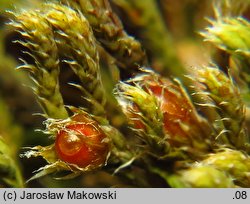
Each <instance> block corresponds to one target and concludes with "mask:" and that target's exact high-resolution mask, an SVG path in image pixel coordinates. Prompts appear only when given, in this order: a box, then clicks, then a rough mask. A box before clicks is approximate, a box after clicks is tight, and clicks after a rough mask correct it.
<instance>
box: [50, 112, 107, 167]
mask: <svg viewBox="0 0 250 204" xmlns="http://www.w3.org/2000/svg"><path fill="white" fill-rule="evenodd" d="M55 149H56V153H57V156H58V157H59V159H61V160H62V161H64V162H67V163H69V164H75V165H77V166H78V167H81V168H86V167H87V168H89V167H90V168H96V167H98V166H102V165H104V164H105V162H106V160H107V156H108V153H109V144H108V138H107V136H106V135H105V133H104V132H103V131H102V130H101V128H100V126H99V125H98V123H97V122H96V121H94V120H92V119H91V118H89V117H87V116H86V115H84V114H77V115H74V116H73V117H72V119H71V121H69V124H65V126H64V128H63V129H61V130H59V132H58V134H57V136H56V142H55Z"/></svg>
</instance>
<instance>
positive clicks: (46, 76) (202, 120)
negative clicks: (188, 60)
mask: <svg viewBox="0 0 250 204" xmlns="http://www.w3.org/2000/svg"><path fill="white" fill-rule="evenodd" d="M139 2H140V3H139ZM233 3H234V1H233V0H227V1H215V2H214V4H213V6H214V11H215V19H210V20H209V23H211V24H210V25H209V27H208V28H207V29H206V30H205V29H204V30H205V31H201V35H202V36H203V37H204V40H205V41H207V42H210V43H211V44H212V45H215V47H216V48H217V49H221V50H223V51H224V52H225V53H227V55H228V57H229V61H228V64H227V65H228V66H226V67H223V68H221V67H219V66H216V62H211V63H210V64H211V66H209V65H204V66H203V67H195V68H194V69H195V70H196V71H191V72H189V71H188V67H186V66H185V65H184V64H181V61H180V60H179V58H178V54H177V51H176V50H175V49H174V45H175V44H174V42H173V41H172V37H171V31H169V30H168V29H167V27H166V25H165V23H164V21H163V19H162V16H161V13H160V12H161V11H160V9H159V8H158V6H157V4H156V3H155V1H152V0H147V1H138V2H137V1H130V0H127V1H125V0H117V1H116V0H112V1H111V0H110V1H109V0H67V1H64V0H57V1H56V0H55V1H46V2H42V3H41V4H40V6H39V7H38V8H30V9H28V8H26V9H16V10H15V11H10V12H9V14H10V15H11V16H12V17H11V19H10V23H9V24H10V26H11V28H12V29H13V32H14V33H17V34H18V38H17V40H15V41H14V42H15V43H17V44H19V45H20V46H21V49H23V52H24V54H25V55H23V56H21V60H20V61H21V62H22V64H21V65H19V66H18V69H21V70H26V71H27V73H28V74H29V77H30V78H31V79H32V81H33V82H34V83H33V84H32V85H31V87H32V89H33V92H34V94H35V96H36V98H37V101H38V103H39V105H40V106H41V108H42V111H43V114H42V115H43V116H44V117H45V119H44V122H43V124H44V126H45V129H44V130H43V133H44V134H45V135H47V136H48V138H50V139H49V140H48V143H49V144H48V145H47V146H45V145H44V146H42V145H41V144H37V145H36V146H33V147H28V149H29V150H27V151H25V152H24V153H23V154H22V156H23V157H26V158H28V159H29V158H31V157H42V158H43V159H44V160H45V161H46V162H47V164H46V165H43V166H40V168H39V169H38V170H37V171H36V172H35V173H34V174H33V175H32V176H31V178H30V179H29V181H31V180H34V179H41V178H42V177H44V176H46V175H50V176H52V177H53V178H54V177H56V178H62V179H73V178H74V177H76V176H82V175H87V174H88V173H89V172H100V171H105V172H106V173H108V174H113V175H116V176H117V177H118V178H120V179H121V180H123V181H124V182H125V183H126V184H127V185H130V186H135V187H156V186H157V187H177V188H178V187H206V188H208V187H216V188H225V187H230V188H231V187H250V174H249V171H250V155H249V153H250V141H249V130H248V127H247V124H248V122H249V117H248V115H247V114H249V112H248V110H249V104H250V101H249V98H250V97H249V84H250V77H249V73H250V72H249V64H250V63H249V62H250V58H249V57H250V54H249V53H250V41H249V34H250V26H249V25H250V22H249V20H248V19H247V18H244V17H243V16H241V15H243V14H242V13H243V12H244V11H245V10H247V8H248V1H246V2H243V1H239V2H238V3H237V4H236V5H235V7H234V6H233ZM124 14H126V16H125V17H124ZM128 19H129V22H130V23H131V24H133V26H132V27H134V28H137V29H138V33H139V34H138V35H137V36H138V39H136V38H135V37H133V36H130V35H129V34H128V33H129V32H128V31H126V30H125V27H124V26H123V21H124V20H128ZM141 42H142V43H141ZM143 45H144V46H145V48H144V46H143ZM208 53H209V51H208ZM147 54H148V56H150V57H149V60H148V59H147ZM218 55H219V54H218ZM27 56H28V57H27ZM103 64H105V65H103ZM204 64H209V63H204ZM107 66H109V71H110V70H111V72H112V70H113V71H114V70H115V71H114V72H113V75H112V74H110V75H109V74H108V75H106V73H105V72H106V71H107V70H105V69H104V68H105V67H107ZM152 67H156V69H155V70H154V69H153V68H152ZM118 70H119V71H118ZM225 70H226V71H225ZM158 72H159V73H158ZM65 73H66V74H65ZM114 73H115V74H114ZM117 74H120V76H118V77H117V78H119V79H122V80H120V81H118V80H117V78H116V79H108V77H107V76H115V75H117ZM65 75H67V76H66V77H65ZM63 77H65V78H63ZM173 77H174V78H173ZM63 79H64V80H63ZM65 79H66V80H65ZM190 79H191V80H190ZM114 82H117V83H116V84H115V85H114ZM64 83H65V84H64ZM68 86H70V87H71V88H72V89H71V90H74V91H72V93H69V92H67V91H66V89H65V87H68ZM110 86H111V88H109V89H108V90H106V87H110ZM189 86H191V87H194V89H191V88H190V87H189ZM110 89H113V92H112V93H107V91H110ZM192 90H194V91H192ZM66 93H67V94H68V95H70V97H73V96H75V95H77V96H79V97H78V98H79V99H76V101H73V102H72V100H68V98H67V96H66ZM111 94H112V95H113V96H114V97H115V99H116V102H114V97H112V99H111V98H110V97H109V96H110V95H111ZM198 101H199V103H198ZM201 101H202V102H201ZM110 104H112V105H110ZM112 108H114V109H115V111H116V112H117V115H115V111H111V112H112V114H111V113H109V112H108V111H109V110H110V109H112ZM205 109H206V110H205ZM124 117H126V119H127V120H126V121H124ZM114 118H115V119H114ZM114 120H118V121H119V122H117V123H115V122H114ZM115 124H119V125H115ZM1 141H2V140H1ZM1 141H0V173H1V172H2V171H4V170H5V169H10V170H11V171H10V172H12V173H11V174H10V175H7V176H6V178H4V182H6V183H7V184H8V185H10V186H21V185H22V177H21V174H20V172H19V171H18V168H17V166H16V164H15V162H13V161H12V159H11V158H10V157H6V158H7V159H8V162H7V164H6V165H7V166H3V165H2V164H1V163H3V162H1V161H3V156H8V155H9V152H8V151H9V150H8V148H5V147H6V145H5V143H4V142H1ZM6 158H5V159H6ZM28 161H29V160H28ZM152 178H154V179H152Z"/></svg>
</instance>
